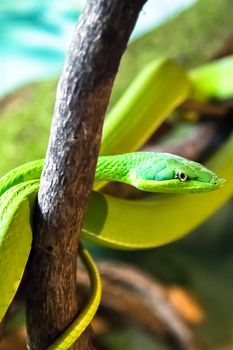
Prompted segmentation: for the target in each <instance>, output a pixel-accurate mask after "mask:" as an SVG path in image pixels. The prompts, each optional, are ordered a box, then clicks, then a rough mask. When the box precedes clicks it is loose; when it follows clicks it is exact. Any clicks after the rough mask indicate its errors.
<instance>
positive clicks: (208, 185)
mask: <svg viewBox="0 0 233 350" xmlns="http://www.w3.org/2000/svg"><path fill="white" fill-rule="evenodd" d="M42 168H43V160H37V161H34V162H30V163H27V164H25V165H22V166H20V167H18V168H16V169H14V170H12V171H11V172H9V173H8V174H6V175H5V176H4V177H3V178H1V179H0V196H1V203H0V224H1V225H0V285H1V286H2V287H1V288H2V290H1V295H0V319H2V317H3V316H4V314H5V313H6V311H7V309H8V307H9V305H10V303H11V301H12V299H13V297H14V295H15V293H16V290H17V288H18V285H19V283H20V280H21V278H22V274H23V271H24V268H25V265H26V262H27V259H28V256H29V253H30V247H31V242H32V230H31V220H32V216H33V211H34V206H35V200H36V196H37V193H38V189H39V185H40V180H39V179H40V175H41V171H42ZM95 181H119V182H123V183H126V184H129V185H132V186H134V187H136V188H138V189H140V190H144V191H149V192H163V193H170V192H175V193H183V192H203V191H211V190H215V189H217V188H219V187H221V186H222V184H223V182H224V180H223V179H221V178H219V177H218V176H217V175H216V174H215V173H213V172H211V171H210V170H208V169H207V168H205V167H204V166H202V165H201V164H199V163H196V162H193V161H190V160H187V159H185V158H182V157H179V156H175V155H172V154H168V153H152V152H138V153H127V154H121V155H114V156H101V157H99V159H98V163H97V167H96V174H95ZM87 227H88V226H86V225H84V229H83V238H85V239H89V240H93V232H89V231H88V228H87ZM96 235H97V236H98V237H99V238H98V242H99V243H100V244H101V243H102V244H106V242H107V241H108V240H109V241H111V240H112V242H113V243H112V244H111V245H112V246H115V247H118V246H119V247H123V248H124V247H127V246H129V245H130V244H131V241H132V237H131V234H130V233H129V234H128V236H125V237H124V240H121V239H120V238H119V240H118V239H117V237H114V240H113V237H111V232H110V233H109V237H107V239H106V238H105V239H103V238H101V235H99V232H96ZM22 239H23V244H21V245H20V248H19V249H18V248H17V249H14V248H13V247H14V245H15V244H16V243H15V242H17V241H18V242H19V241H20V240H22ZM142 241H143V237H142ZM151 246H154V241H153V243H151ZM139 247H140V245H138V248H139ZM134 248H137V244H136V243H135V244H134ZM80 256H81V258H82V260H83V262H84V264H85V266H86V267H87V270H88V273H89V277H90V280H91V285H92V287H91V290H92V295H91V298H90V300H89V303H88V305H87V306H86V307H85V308H84V310H83V311H82V313H81V314H80V315H79V316H78V317H77V319H75V320H74V321H73V322H72V323H71V324H70V325H69V326H68V328H67V329H66V330H65V331H64V333H63V334H62V335H61V336H60V337H58V339H56V340H55V342H54V343H53V344H52V345H51V346H50V347H49V349H50V350H54V349H60V350H65V349H68V348H69V347H70V346H71V345H72V344H73V342H74V341H75V340H76V339H77V338H78V337H79V335H80V334H81V333H82V332H83V331H84V329H85V328H86V327H87V325H88V324H89V323H90V321H91V319H92V318H93V316H94V315H95V312H96V310H97V308H98V304H99V302H100V294H101V283H100V278H99V275H98V271H97V269H96V267H95V264H94V262H93V261H92V259H91V257H90V255H89V254H88V252H87V251H86V250H85V249H83V248H81V250H80ZM12 260H13V261H14V265H13V266H12ZM5 271H7V273H5Z"/></svg>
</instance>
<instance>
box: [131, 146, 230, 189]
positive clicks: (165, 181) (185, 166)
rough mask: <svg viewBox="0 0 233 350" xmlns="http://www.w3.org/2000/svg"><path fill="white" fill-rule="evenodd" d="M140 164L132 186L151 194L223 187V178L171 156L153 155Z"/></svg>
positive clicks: (132, 178) (191, 162)
mask: <svg viewBox="0 0 233 350" xmlns="http://www.w3.org/2000/svg"><path fill="white" fill-rule="evenodd" d="M147 155H149V153H145V158H144V160H142V162H141V164H138V166H137V168H135V169H134V170H133V171H132V172H131V174H130V178H131V183H132V185H133V186H135V187H136V188H138V189H140V190H143V191H148V192H164V193H170V192H172V193H183V192H207V191H213V190H215V189H218V188H219V187H222V186H223V183H224V182H225V180H224V179H222V178H219V177H218V176H217V175H216V174H215V173H213V172H212V171H210V170H208V169H207V168H205V167H204V166H203V165H201V164H199V163H196V162H193V161H190V160H187V159H185V158H182V157H179V156H175V155H172V154H169V153H155V154H154V156H153V153H151V154H150V156H148V157H147Z"/></svg>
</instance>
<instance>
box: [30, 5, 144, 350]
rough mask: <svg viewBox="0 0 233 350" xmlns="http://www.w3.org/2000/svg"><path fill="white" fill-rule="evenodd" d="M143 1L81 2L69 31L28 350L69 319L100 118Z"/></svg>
mask: <svg viewBox="0 0 233 350" xmlns="http://www.w3.org/2000/svg"><path fill="white" fill-rule="evenodd" d="M145 2H146V0H134V1H132V0H124V1H122V0H111V1H110V0H89V1H88V3H87V6H86V9H85V11H84V13H83V15H82V16H81V18H80V20H79V22H78V25H77V26H76V29H75V32H74V36H73V40H72V42H71V46H70V51H69V54H68V59H67V61H66V65H65V68H64V71H63V74H62V77H61V79H60V82H59V86H58V91H57V100H56V106H55V113H54V118H53V123H52V129H51V134H50V141H49V146H48V151H47V156H46V161H45V167H44V171H43V174H42V179H41V187H40V191H39V196H38V208H37V210H36V217H35V225H34V242H33V248H32V254H31V258H30V262H29V278H28V298H27V321H28V334H29V344H30V349H32V350H42V349H46V348H47V346H48V345H49V344H51V343H52V341H53V340H54V339H55V338H56V337H57V336H58V334H60V333H61V332H62V330H63V329H64V328H65V326H66V325H67V324H69V323H70V321H71V320H72V319H73V318H74V317H75V316H76V314H77V301H76V294H75V291H76V255H77V249H78V240H79V237H80V231H81V225H82V221H83V216H84V212H85V209H86V205H87V199H88V196H89V194H90V192H91V189H92V184H93V177H94V172H95V166H96V160H97V156H98V151H99V146H100V140H101V132H102V125H103V117H104V114H105V112H106V108H107V105H108V101H109V96H110V92H111V89H112V84H113V81H114V78H115V75H116V73H117V70H118V67H119V62H120V59H121V56H122V54H123V52H124V50H125V48H126V45H127V42H128V39H129V36H130V33H131V31H132V29H133V27H134V25H135V22H136V19H137V17H138V14H139V12H140V10H141V8H142V6H143V4H144V3H145ZM72 348H73V349H77V346H73V347H72ZM86 348H88V347H86ZM82 349H84V346H82Z"/></svg>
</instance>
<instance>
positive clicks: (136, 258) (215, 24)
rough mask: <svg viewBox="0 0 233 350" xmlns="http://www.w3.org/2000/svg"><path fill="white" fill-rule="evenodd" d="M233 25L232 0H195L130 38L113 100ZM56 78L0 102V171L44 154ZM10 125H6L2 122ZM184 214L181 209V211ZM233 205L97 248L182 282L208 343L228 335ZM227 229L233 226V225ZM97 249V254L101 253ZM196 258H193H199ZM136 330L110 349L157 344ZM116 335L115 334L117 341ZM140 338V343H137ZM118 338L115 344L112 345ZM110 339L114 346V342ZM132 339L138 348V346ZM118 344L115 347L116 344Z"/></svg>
mask: <svg viewBox="0 0 233 350" xmlns="http://www.w3.org/2000/svg"><path fill="white" fill-rule="evenodd" d="M231 30H232V0H222V1H218V0H199V1H198V2H197V3H196V4H195V5H194V6H193V7H192V8H190V9H188V10H186V11H185V12H184V13H182V14H181V15H179V16H177V17H176V18H174V19H171V20H170V21H169V22H167V23H165V24H164V25H162V26H161V27H159V28H158V29H155V30H153V31H151V32H150V33H148V34H146V35H144V36H143V37H141V38H139V39H137V40H136V41H135V42H132V43H131V44H130V45H129V47H128V50H127V52H126V54H125V56H124V58H123V60H122V64H121V67H120V71H119V75H118V78H117V81H116V84H115V86H114V92H113V95H112V99H111V104H113V103H115V101H116V100H117V99H118V98H119V96H120V95H121V94H122V93H123V91H124V90H125V88H126V87H127V86H128V85H129V83H130V81H131V80H132V78H133V77H134V76H135V72H138V71H139V70H140V69H141V68H142V67H144V65H145V64H146V63H147V62H149V61H150V60H151V59H154V58H155V57H156V56H161V55H166V56H170V57H175V58H176V59H178V61H179V62H180V63H182V64H183V65H184V66H185V67H193V66H196V65H199V64H201V63H203V62H206V61H208V60H209V59H211V58H212V57H213V56H214V55H215V54H216V52H217V51H218V50H220V49H221V46H222V44H223V42H224V41H225V40H226V39H227V37H228V35H229V34H230V31H231ZM56 82H57V80H56V79H53V80H50V81H44V82H40V83H36V84H31V85H29V86H25V87H24V88H22V89H19V90H18V91H16V92H14V93H13V94H11V95H9V96H7V97H5V98H4V99H2V101H0V116H1V119H0V137H1V155H2V157H1V168H0V175H2V174H4V173H5V172H6V171H7V170H9V169H11V168H13V167H15V166H17V165H19V164H22V163H23V162H26V161H29V160H33V159H37V158H42V157H44V153H45V150H46V147H47V142H48V135H49V128H50V123H51V117H52V111H53V104H54V100H55V87H56ZM6 125H7V127H6ZM181 214H182V213H181ZM231 217H232V206H230V205H229V204H228V205H226V206H225V207H224V208H222V209H221V211H219V212H218V213H217V214H216V215H215V216H214V218H212V219H210V220H208V221H207V222H206V223H205V224H204V225H202V226H201V228H200V229H199V230H198V231H195V232H193V233H192V234H191V235H190V236H188V237H186V238H184V239H182V240H181V241H179V242H176V243H173V244H171V245H169V246H165V247H161V248H157V249H155V250H150V251H146V252H145V253H144V252H121V253H119V252H115V251H114V250H112V251H108V252H107V251H105V250H101V251H99V254H101V256H102V257H103V256H104V255H106V256H111V257H115V258H116V259H124V260H128V261H130V262H134V263H135V264H140V265H141V266H144V267H145V268H146V269H148V270H150V271H151V272H153V273H154V274H155V275H156V276H157V277H158V278H160V280H161V281H163V282H164V283H166V284H174V283H176V284H181V285H183V286H184V287H186V288H187V289H189V290H191V291H192V292H193V293H194V294H195V295H197V297H198V299H199V300H200V302H201V303H202V305H203V306H204V309H205V312H206V320H205V321H204V323H203V324H202V325H201V326H198V327H196V331H197V333H198V335H199V336H200V338H201V339H202V341H203V342H206V343H207V344H208V345H209V346H212V347H213V346H215V347H217V346H218V345H219V346H220V345H222V344H223V343H228V344H229V343H231V340H232V330H231V322H232V310H233V298H232V289H233V281H232V270H233V257H232V249H231V247H232V235H231V233H232V232H231V231H232V229H229V227H230V223H231V225H232V221H230V220H231ZM231 227H232V226H231ZM99 254H98V255H99ZM197 257H198V258H197ZM135 334H139V332H138V330H136V332H135V330H132V329H128V330H125V332H124V333H123V335H122V338H121V339H120V338H119V333H117V334H116V336H115V337H114V334H110V335H107V336H106V344H108V345H109V347H110V348H111V349H117V348H125V347H126V346H127V349H130V346H131V345H130V344H129V341H130V340H129V339H134V341H133V344H132V346H131V348H132V349H136V345H137V346H138V348H139V349H140V348H142V347H144V348H145V349H147V350H149V349H152V348H153V349H162V346H160V345H159V344H158V345H155V344H153V345H154V346H156V347H153V346H152V345H151V344H152V343H151V340H150V338H146V339H144V340H143V338H144V335H142V336H141V338H140V341H139V340H138V339H139V337H140V335H137V337H136V336H135ZM116 339H118V340H117V341H116ZM141 339H142V340H141ZM117 342H118V345H119V346H118V347H117ZM113 344H115V345H113ZM135 344H136V345H135ZM113 346H115V347H113Z"/></svg>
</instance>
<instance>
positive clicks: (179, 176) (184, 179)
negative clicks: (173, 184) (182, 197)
mask: <svg viewBox="0 0 233 350" xmlns="http://www.w3.org/2000/svg"><path fill="white" fill-rule="evenodd" d="M176 177H177V178H178V179H179V180H180V181H182V182H184V181H186V180H187V179H188V176H187V175H186V174H185V173H183V172H182V171H179V172H178V173H177V175H176Z"/></svg>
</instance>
